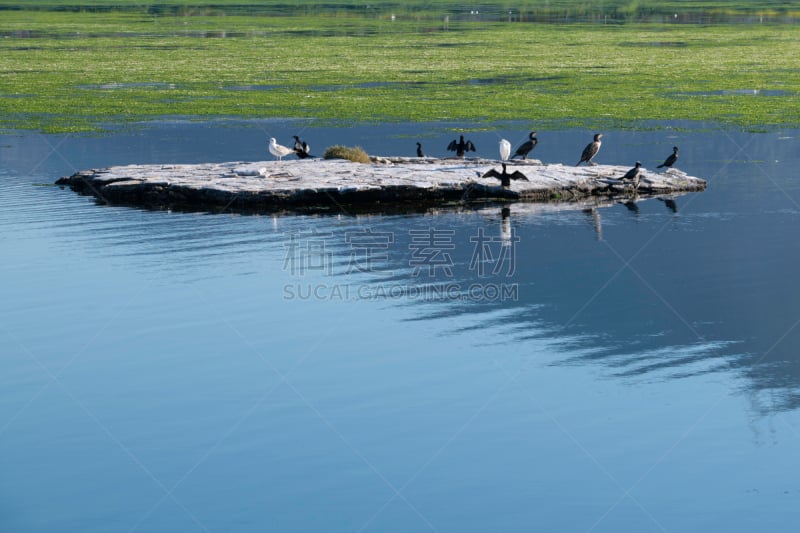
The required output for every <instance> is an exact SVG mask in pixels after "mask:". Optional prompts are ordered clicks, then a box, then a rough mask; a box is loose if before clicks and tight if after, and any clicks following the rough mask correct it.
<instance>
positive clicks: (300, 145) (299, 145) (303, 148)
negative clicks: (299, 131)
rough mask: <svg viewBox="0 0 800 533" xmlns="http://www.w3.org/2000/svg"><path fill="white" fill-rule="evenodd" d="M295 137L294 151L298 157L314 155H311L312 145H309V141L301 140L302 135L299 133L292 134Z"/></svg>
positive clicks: (303, 157)
mask: <svg viewBox="0 0 800 533" xmlns="http://www.w3.org/2000/svg"><path fill="white" fill-rule="evenodd" d="M292 137H294V153H296V154H297V157H299V158H300V159H305V158H306V157H313V156H312V155H311V147H310V146H308V143H307V142H305V141H301V140H300V137H298V136H297V135H292Z"/></svg>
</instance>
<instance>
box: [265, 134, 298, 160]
mask: <svg viewBox="0 0 800 533" xmlns="http://www.w3.org/2000/svg"><path fill="white" fill-rule="evenodd" d="M269 153H271V154H272V155H274V156H275V157H277V158H278V161H281V160H282V159H283V156H285V155H290V154H293V153H295V152H294V150H292V149H291V148H287V147H285V146H283V145H280V144H278V141H276V140H275V137H271V138H270V140H269Z"/></svg>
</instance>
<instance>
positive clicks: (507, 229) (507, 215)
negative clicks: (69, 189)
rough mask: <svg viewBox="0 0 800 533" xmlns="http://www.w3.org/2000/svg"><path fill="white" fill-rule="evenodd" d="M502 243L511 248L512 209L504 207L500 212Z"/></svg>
mask: <svg viewBox="0 0 800 533" xmlns="http://www.w3.org/2000/svg"><path fill="white" fill-rule="evenodd" d="M500 242H501V243H502V245H503V246H511V208H510V207H504V208H503V209H502V211H501V212H500Z"/></svg>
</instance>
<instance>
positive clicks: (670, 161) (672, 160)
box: [656, 146, 678, 168]
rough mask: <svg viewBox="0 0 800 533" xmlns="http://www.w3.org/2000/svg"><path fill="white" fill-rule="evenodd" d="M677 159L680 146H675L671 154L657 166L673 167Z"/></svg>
mask: <svg viewBox="0 0 800 533" xmlns="http://www.w3.org/2000/svg"><path fill="white" fill-rule="evenodd" d="M677 160H678V147H677V146H673V147H672V154H670V156H669V157H668V158H666V159H665V160H664V162H663V163H661V164H660V165H658V166H657V167H656V168H663V167H667V168H672V165H674V164H675V161H677Z"/></svg>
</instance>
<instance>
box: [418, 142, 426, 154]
mask: <svg viewBox="0 0 800 533" xmlns="http://www.w3.org/2000/svg"><path fill="white" fill-rule="evenodd" d="M417 157H425V153H424V152H423V151H422V143H417Z"/></svg>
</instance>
